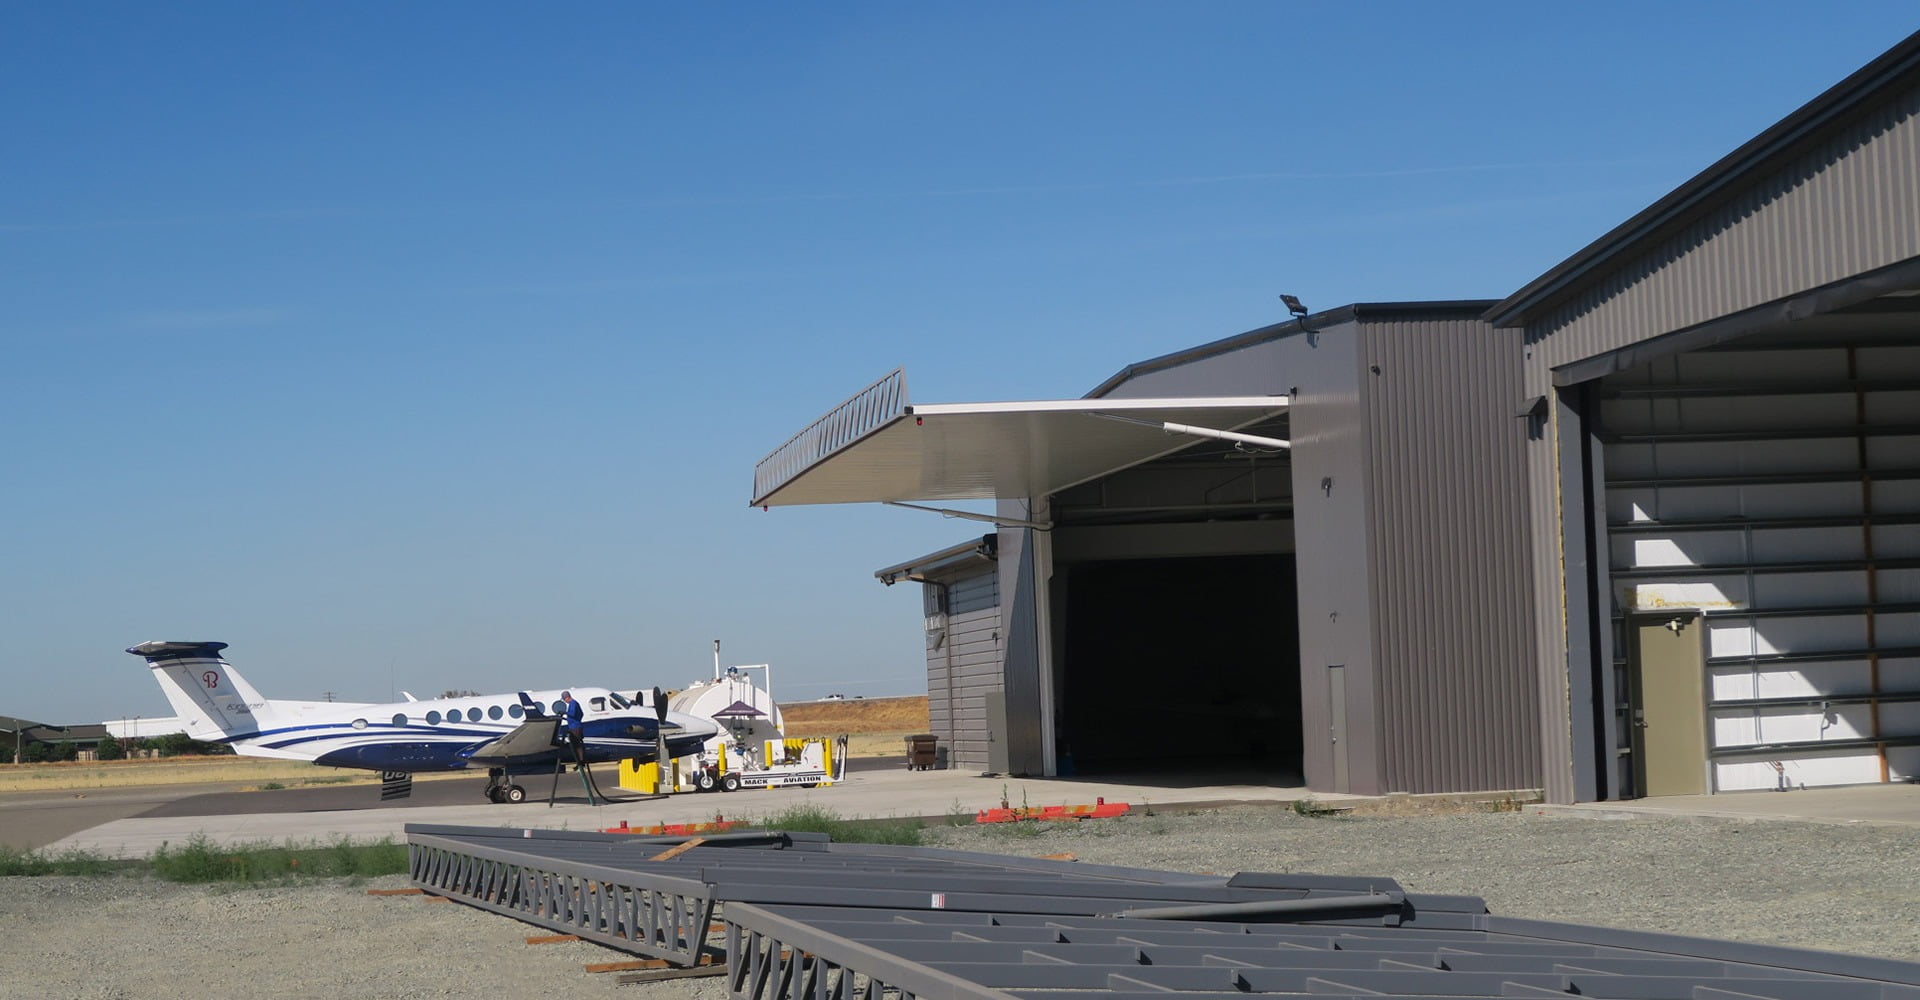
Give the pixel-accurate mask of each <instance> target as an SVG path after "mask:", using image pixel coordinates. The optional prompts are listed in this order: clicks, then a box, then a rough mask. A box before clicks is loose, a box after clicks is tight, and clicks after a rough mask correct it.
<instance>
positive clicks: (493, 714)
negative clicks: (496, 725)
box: [487, 705, 506, 722]
mask: <svg viewBox="0 0 1920 1000" xmlns="http://www.w3.org/2000/svg"><path fill="white" fill-rule="evenodd" d="M505 714H506V713H505V712H502V711H500V706H498V705H489V706H487V718H489V719H493V720H494V721H496V722H497V721H499V719H500V717H501V716H502V715H505Z"/></svg>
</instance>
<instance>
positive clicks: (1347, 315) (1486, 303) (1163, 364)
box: [1084, 299, 1498, 399]
mask: <svg viewBox="0 0 1920 1000" xmlns="http://www.w3.org/2000/svg"><path fill="white" fill-rule="evenodd" d="M1497 301H1498V300H1497V299H1442V300H1435V301H1430V302H1355V303H1352V304H1349V305H1344V306H1340V307H1338V308H1336V309H1329V310H1327V311H1325V312H1317V313H1311V314H1309V315H1306V316H1301V317H1297V318H1295V319H1290V320H1287V321H1285V322H1282V323H1274V324H1272V325H1270V326H1263V327H1260V328H1259V329H1255V330H1248V331H1247V332H1245V333H1236V334H1234V335H1233V336H1231V337H1223V338H1221V339H1219V340H1211V341H1208V342H1206V343H1204V344H1198V345H1195V346H1193V347H1187V348H1183V349H1181V350H1178V351H1174V352H1173V353H1171V354H1162V355H1160V356H1159V357H1155V358H1148V359H1147V360H1145V361H1136V362H1134V363H1133V364H1130V365H1128V366H1126V367H1125V368H1122V369H1120V370H1119V371H1117V372H1114V373H1113V374H1112V375H1110V376H1108V377H1107V380H1106V381H1104V382H1102V383H1100V384H1099V385H1097V386H1094V387H1093V390H1092V391H1091V392H1088V393H1087V394H1086V396H1085V397H1084V398H1086V399H1098V398H1100V397H1101V396H1104V395H1106V394H1107V393H1109V392H1112V391H1113V390H1114V389H1116V388H1118V387H1119V386H1120V385H1121V384H1122V383H1124V382H1126V381H1127V380H1128V379H1130V378H1133V377H1134V376H1136V375H1145V374H1147V373H1148V372H1156V371H1161V370H1163V369H1167V368H1172V367H1175V366H1176V365H1183V364H1186V363H1187V362H1189V361H1198V360H1199V359H1201V358H1210V357H1212V356H1214V355H1216V354H1225V353H1226V352H1228V351H1237V350H1239V349H1240V348H1243V347H1250V346H1252V345H1254V344H1258V343H1263V342H1265V341H1268V340H1278V339H1279V338H1281V337H1287V336H1291V335H1293V334H1296V333H1303V332H1306V331H1308V330H1324V329H1326V328H1328V327H1330V326H1338V325H1339V324H1341V323H1351V322H1353V321H1355V320H1361V319H1384V318H1388V317H1396V316H1408V315H1419V316H1430V315H1434V314H1436V313H1438V314H1448V315H1461V316H1479V315H1482V314H1483V313H1485V312H1486V311H1487V309H1489V308H1491V307H1492V306H1493V305H1494V304H1496V302H1497Z"/></svg>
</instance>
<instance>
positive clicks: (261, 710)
mask: <svg viewBox="0 0 1920 1000" xmlns="http://www.w3.org/2000/svg"><path fill="white" fill-rule="evenodd" d="M225 648H227V644H226V643H224V642H165V641H160V640H155V641H153V642H143V643H141V644H139V645H138V646H129V647H128V648H127V652H129V653H132V654H133V655H135V656H139V657H143V658H145V659H146V661H147V666H149V667H151V668H153V679H154V680H156V681H159V682H160V689H161V690H162V691H165V692H166V695H167V701H168V702H170V703H171V704H172V705H173V712H174V714H175V715H178V716H179V717H180V720H181V721H182V722H183V723H185V724H186V726H187V735H188V736H189V737H191V738H193V739H196V740H203V741H209V742H211V741H218V740H227V739H233V738H236V737H246V736H251V735H253V734H254V733H257V732H259V731H260V729H261V728H262V727H263V726H266V725H268V724H269V721H270V719H271V716H272V714H273V706H272V703H270V702H268V701H267V700H266V699H264V698H262V697H260V692H258V691H256V690H254V689H253V685H251V684H248V683H247V682H246V680H245V679H244V678H242V677H241V676H240V675H239V674H238V673H237V672H235V671H234V669H233V668H232V667H231V666H229V665H228V664H227V661H226V659H225V658H223V657H222V656H221V655H220V651H221V650H223V649H225Z"/></svg>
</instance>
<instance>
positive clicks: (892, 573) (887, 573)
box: [873, 532, 1000, 587]
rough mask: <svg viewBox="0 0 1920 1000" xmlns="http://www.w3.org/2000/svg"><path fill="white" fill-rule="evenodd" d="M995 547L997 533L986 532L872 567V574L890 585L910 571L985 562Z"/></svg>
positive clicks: (938, 569)
mask: <svg viewBox="0 0 1920 1000" xmlns="http://www.w3.org/2000/svg"><path fill="white" fill-rule="evenodd" d="M999 549H1000V536H999V535H997V534H994V533H991V532H989V533H988V534H985V535H981V536H980V537H978V538H969V539H967V540H966V541H964V542H961V543H960V544H958V545H950V546H948V547H947V548H944V549H941V550H939V551H938V552H929V553H927V554H926V555H924V556H918V557H915V558H913V559H909V560H907V561H906V562H903V563H899V564H897V565H893V566H888V567H887V568H885V569H877V570H874V571H873V575H874V578H875V579H877V580H879V581H880V582H881V583H884V584H886V585H887V586H889V587H891V586H893V585H894V584H895V583H897V582H899V581H900V580H901V579H903V578H906V577H908V576H910V575H912V574H914V573H936V572H939V571H941V570H946V569H953V568H955V567H957V566H961V565H964V564H966V563H971V562H975V561H979V562H989V561H991V560H993V559H994V558H995V557H996V556H997V555H998V554H999Z"/></svg>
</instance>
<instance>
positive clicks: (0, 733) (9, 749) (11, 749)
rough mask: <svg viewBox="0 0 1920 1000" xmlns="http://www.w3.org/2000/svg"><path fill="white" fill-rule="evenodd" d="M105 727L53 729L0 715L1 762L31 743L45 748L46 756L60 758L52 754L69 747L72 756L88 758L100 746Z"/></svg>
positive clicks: (61, 727) (60, 754)
mask: <svg viewBox="0 0 1920 1000" xmlns="http://www.w3.org/2000/svg"><path fill="white" fill-rule="evenodd" d="M106 737H107V727H106V726H103V725H97V724H89V725H77V726H56V725H52V724H50V723H45V722H34V721H32V720H30V719H16V718H12V717H10V716H0V746H3V747H4V748H5V751H4V752H5V758H4V761H0V762H5V763H11V762H12V761H13V759H14V758H15V757H16V756H19V754H20V752H24V751H25V750H26V749H27V748H29V747H32V746H33V745H34V744H36V743H37V744H40V745H41V746H44V747H46V748H47V750H48V751H49V752H50V753H49V755H50V756H56V757H64V756H66V755H65V754H63V753H52V751H55V750H56V749H57V748H62V747H67V746H71V747H73V750H74V756H75V757H78V758H82V759H85V758H91V757H92V756H93V754H94V752H95V751H96V750H98V749H99V747H100V741H101V740H103V739H106Z"/></svg>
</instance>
